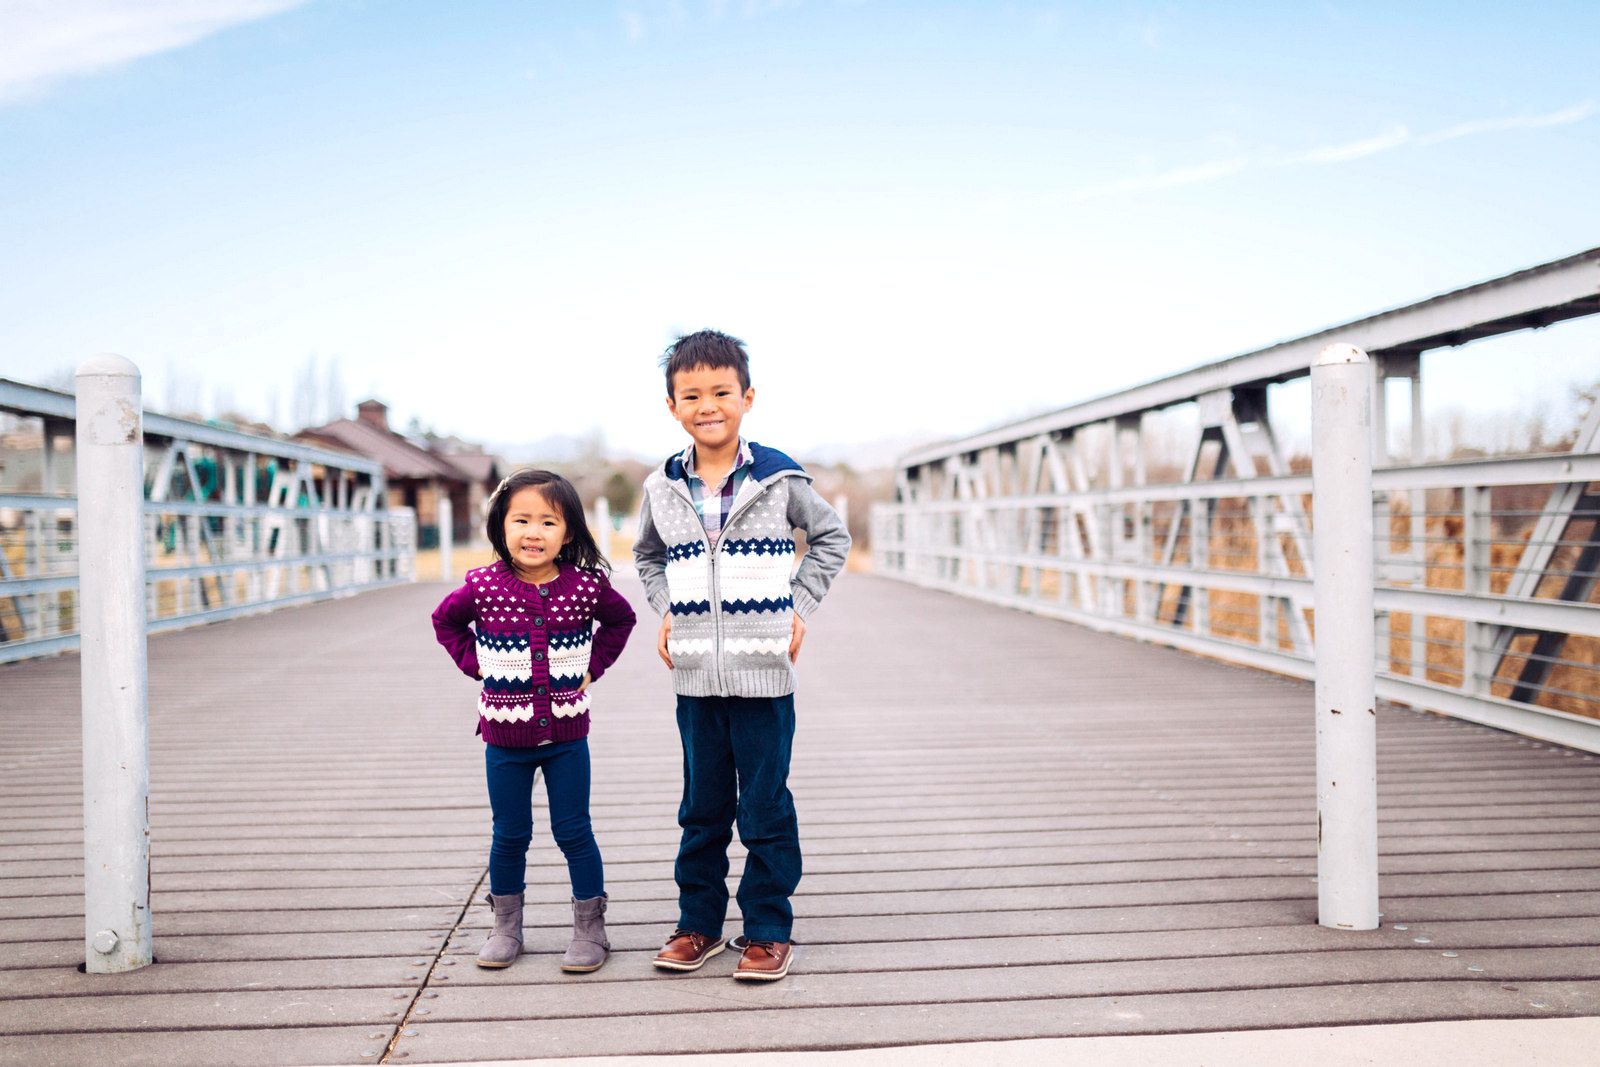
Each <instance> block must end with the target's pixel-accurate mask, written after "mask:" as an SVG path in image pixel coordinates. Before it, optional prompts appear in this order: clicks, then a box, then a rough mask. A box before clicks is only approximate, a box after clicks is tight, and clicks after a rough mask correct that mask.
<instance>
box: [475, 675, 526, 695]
mask: <svg viewBox="0 0 1600 1067" xmlns="http://www.w3.org/2000/svg"><path fill="white" fill-rule="evenodd" d="M483 691H484V692H485V693H531V692H532V691H533V683H532V682H530V681H528V680H527V679H524V678H500V677H497V676H496V675H493V674H491V675H489V676H488V677H486V678H484V680H483Z"/></svg>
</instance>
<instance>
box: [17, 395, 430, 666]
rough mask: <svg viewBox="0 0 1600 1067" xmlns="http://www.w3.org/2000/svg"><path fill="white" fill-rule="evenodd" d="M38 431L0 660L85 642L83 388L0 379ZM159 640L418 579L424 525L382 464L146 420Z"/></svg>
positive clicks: (148, 608)
mask: <svg viewBox="0 0 1600 1067" xmlns="http://www.w3.org/2000/svg"><path fill="white" fill-rule="evenodd" d="M0 411H3V412H6V413H9V414H11V415H15V416H19V417H21V419H24V420H27V423H28V424H31V425H33V426H36V427H37V431H38V432H37V459H38V463H39V472H38V473H39V477H40V479H41V481H42V483H43V488H42V491H40V492H37V493H31V492H30V493H23V492H7V491H4V490H0V663H4V662H9V661H12V660H17V659H23V658H26V657H28V656H38V655H46V654H49V653H53V652H60V651H63V650H66V649H70V648H74V647H77V645H78V643H79V638H78V622H79V619H78V611H79V603H78V601H79V587H78V561H79V531H78V514H77V509H78V502H77V499H76V498H75V497H73V496H72V495H71V493H70V491H68V492H60V491H57V489H58V487H66V486H69V485H71V484H73V478H74V475H73V474H72V467H73V466H74V465H75V464H76V462H77V460H78V458H79V457H77V456H76V454H75V452H76V446H72V447H71V448H70V449H69V450H68V451H61V448H62V445H63V444H64V443H65V442H67V441H68V440H69V439H71V438H72V437H73V436H74V433H75V430H76V424H75V420H76V413H77V398H75V397H74V396H73V395H72V394H70V393H64V392H60V391H57V390H52V389H43V388H40V387H38V386H31V385H25V384H23V383H20V382H13V381H7V380H5V379H0ZM140 421H141V423H142V426H141V429H142V436H141V446H142V455H143V469H144V495H145V497H146V500H145V504H144V535H143V536H144V557H145V618H146V629H147V631H149V632H155V631H160V630H167V629H173V628H176V627H180V626H189V625H193V624H195V623H199V622H205V621H213V620H217V619H224V618H229V617H232V616H235V615H241V614H248V613H252V612H259V611H268V610H271V609H273V608H279V607H287V606H289V605H292V604H300V603H305V602H308V601H312V600H320V599H324V598H326V597H333V596H341V595H346V594H349V593H354V592H357V591H360V590H363V589H371V588H375V587H377V586H381V585H388V584H392V583H395V582H403V581H410V580H412V578H413V577H414V575H415V570H416V565H415V563H416V544H417V524H416V516H415V514H414V513H413V512H412V510H411V509H409V508H398V509H393V508H390V509H385V508H384V507H382V501H383V496H384V480H383V468H382V466H381V465H380V464H379V463H377V462H376V461H374V460H370V459H367V458H365V457H363V456H357V455H354V454H351V453H345V452H337V451H334V450H331V449H326V448H319V447H314V446H310V445H306V444H303V443H301V442H298V441H291V440H285V439H282V438H276V437H266V436H259V435H256V434H250V433H244V432H242V431H239V430H234V429H229V428H226V427H218V426H212V425H210V424H208V423H200V422H193V421H190V420H187V419H176V418H171V417H169V416H164V415H157V414H154V413H150V412H145V413H143V414H142V417H141V420H140Z"/></svg>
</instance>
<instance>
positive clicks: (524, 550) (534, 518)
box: [505, 486, 572, 582]
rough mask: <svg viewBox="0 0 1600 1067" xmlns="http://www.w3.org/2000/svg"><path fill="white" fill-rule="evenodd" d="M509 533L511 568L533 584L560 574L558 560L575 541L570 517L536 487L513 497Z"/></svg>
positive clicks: (508, 548)
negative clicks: (569, 528)
mask: <svg viewBox="0 0 1600 1067" xmlns="http://www.w3.org/2000/svg"><path fill="white" fill-rule="evenodd" d="M505 534H506V551H507V552H508V553H509V554H510V556H511V568H512V569H513V570H515V571H516V572H517V574H518V575H519V576H521V577H522V578H525V579H527V580H528V581H532V582H542V581H548V580H549V579H551V578H554V577H555V576H556V574H558V573H559V572H560V568H559V567H558V566H557V565H556V557H557V556H559V555H560V554H561V549H562V546H564V545H565V544H566V543H567V542H568V541H570V540H572V534H570V533H568V532H567V520H566V516H564V515H562V514H561V510H560V509H559V508H557V507H556V506H555V505H554V504H552V503H550V502H549V501H548V500H546V499H545V498H544V495H543V494H542V493H540V492H539V490H538V489H537V488H535V487H533V486H528V487H527V488H525V489H518V490H517V491H516V492H515V493H513V494H512V495H511V502H510V504H509V505H507V507H506V529H505Z"/></svg>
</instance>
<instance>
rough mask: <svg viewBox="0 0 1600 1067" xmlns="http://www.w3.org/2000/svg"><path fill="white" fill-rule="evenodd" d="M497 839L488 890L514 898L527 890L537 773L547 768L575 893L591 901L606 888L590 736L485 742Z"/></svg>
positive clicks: (555, 828)
mask: <svg viewBox="0 0 1600 1067" xmlns="http://www.w3.org/2000/svg"><path fill="white" fill-rule="evenodd" d="M483 762H484V768H485V770H486V771H487V772H488V778H489V807H490V809H491V810H492V811H493V812H494V843H493V844H492V845H491V846H490V847H489V892H491V893H493V894H494V895H495V896H497V897H499V896H515V895H516V894H518V893H520V892H522V891H523V890H524V889H526V888H527V882H526V880H525V877H526V875H527V869H528V843H529V842H530V841H532V840H533V775H534V772H535V771H537V770H542V771H544V791H545V795H546V796H547V797H548V798H549V800H550V833H551V835H552V836H553V837H555V839H556V844H557V845H559V846H560V847H561V853H562V855H564V856H566V858H567V875H568V877H569V878H571V880H572V895H573V896H574V897H576V898H577V899H579V900H588V899H589V898H591V897H597V896H600V895H601V894H602V893H604V892H605V889H606V885H605V870H604V868H603V867H602V865H601V863H600V846H599V845H597V844H595V841H594V831H593V830H592V829H591V828H590V826H589V739H588V738H586V737H585V738H580V739H579V740H577V741H563V742H560V743H558V744H554V745H541V746H539V747H538V748H503V747H501V746H500V745H488V744H486V745H484V756H483Z"/></svg>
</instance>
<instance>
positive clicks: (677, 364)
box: [661, 330, 750, 398]
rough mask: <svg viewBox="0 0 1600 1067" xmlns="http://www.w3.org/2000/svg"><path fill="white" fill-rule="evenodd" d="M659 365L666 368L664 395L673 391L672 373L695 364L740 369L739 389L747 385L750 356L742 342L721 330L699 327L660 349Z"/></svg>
mask: <svg viewBox="0 0 1600 1067" xmlns="http://www.w3.org/2000/svg"><path fill="white" fill-rule="evenodd" d="M661 367H662V369H663V370H665V371H666V372H667V396H668V397H669V398H670V397H672V395H673V392H672V376H673V375H674V374H677V373H678V372H679V371H681V370H694V369H695V368H696V367H707V368H715V367H731V368H733V369H734V370H736V371H738V372H739V391H740V392H741V393H742V392H744V391H745V390H747V389H749V388H750V357H749V355H748V354H746V352H745V350H744V342H743V341H741V340H739V339H738V338H737V337H730V336H728V335H727V334H725V333H723V332H722V331H720V330H701V331H700V332H699V333H691V334H686V335H684V336H683V337H680V338H678V339H677V340H676V341H674V342H672V344H671V345H669V346H668V347H667V350H666V351H665V352H663V353H661Z"/></svg>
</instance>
